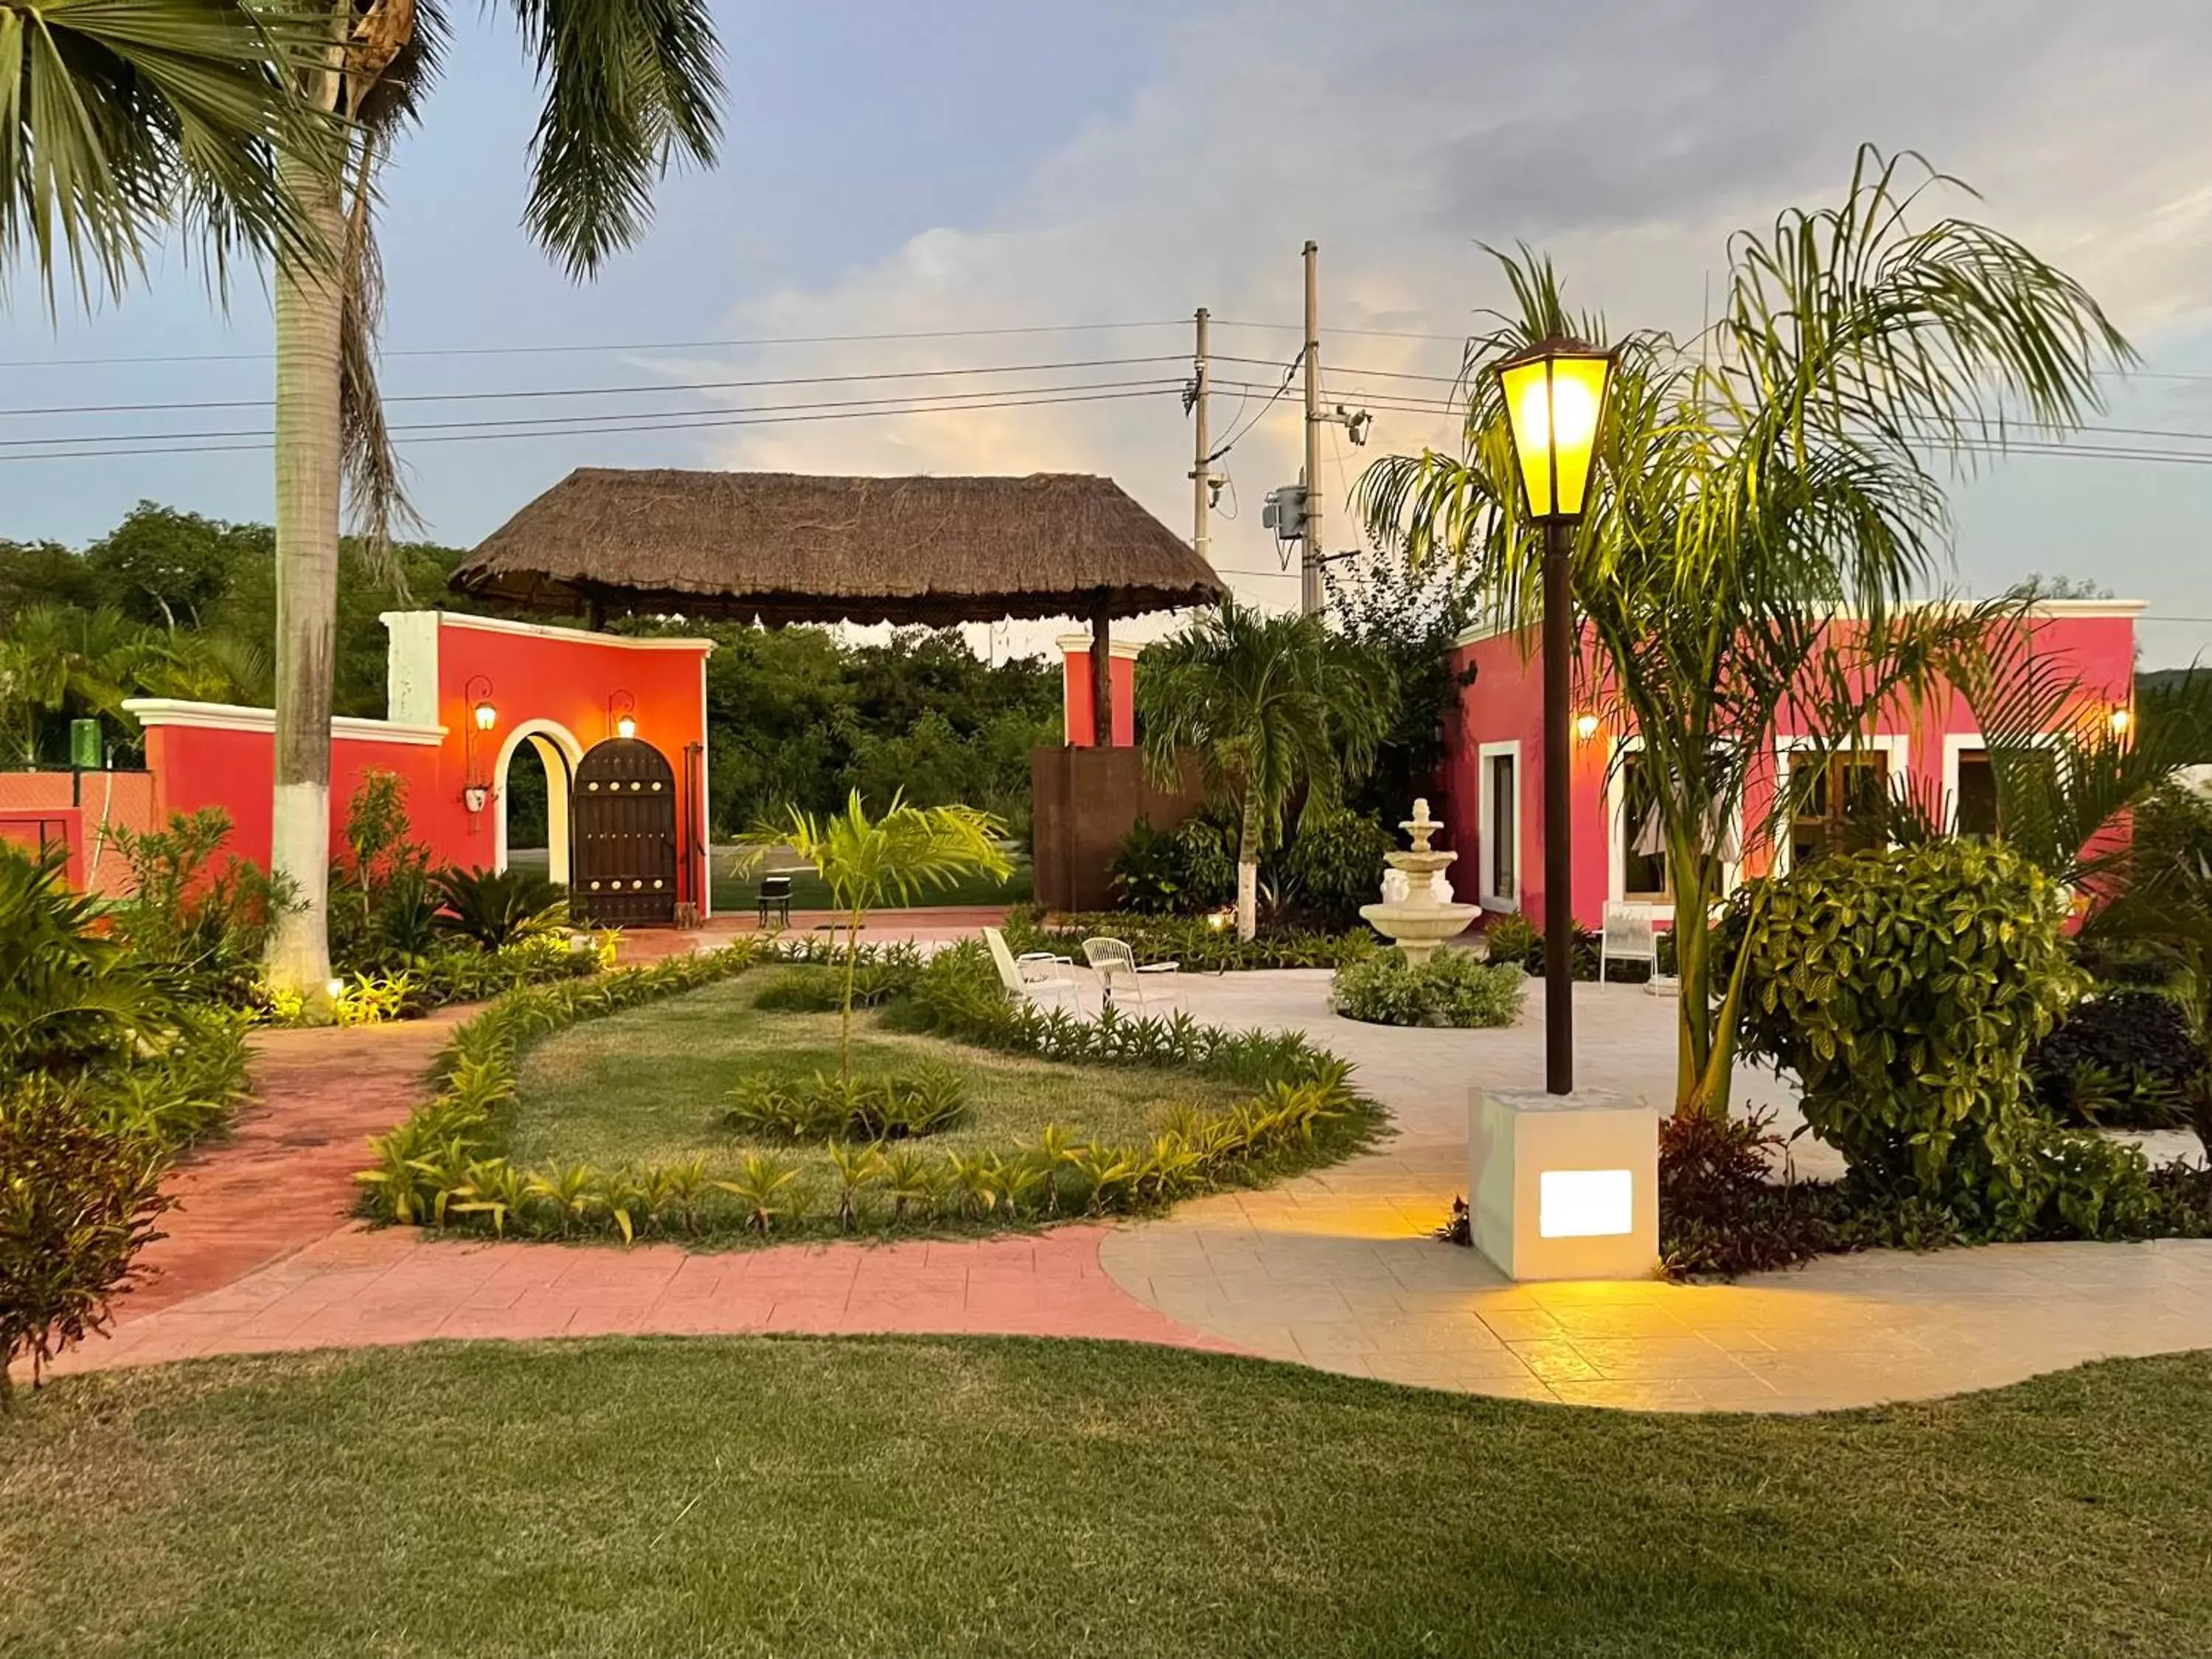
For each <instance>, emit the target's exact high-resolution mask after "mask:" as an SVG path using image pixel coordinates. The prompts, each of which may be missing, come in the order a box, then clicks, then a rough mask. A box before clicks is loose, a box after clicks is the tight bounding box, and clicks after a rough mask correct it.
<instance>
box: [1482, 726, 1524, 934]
mask: <svg viewBox="0 0 2212 1659" xmlns="http://www.w3.org/2000/svg"><path fill="white" fill-rule="evenodd" d="M1515 761H1516V757H1515V756H1513V755H1512V754H1510V753H1507V754H1502V755H1492V757H1490V769H1489V775H1488V777H1487V778H1486V780H1485V782H1486V786H1487V788H1488V793H1489V796H1490V817H1489V822H1488V823H1486V824H1485V825H1484V826H1483V828H1484V833H1485V838H1486V840H1487V841H1488V842H1489V843H1490V869H1489V876H1490V881H1489V887H1488V890H1487V894H1486V896H1488V897H1491V898H1498V899H1510V898H1512V897H1514V896H1516V894H1517V893H1518V892H1519V890H1520V889H1519V885H1518V877H1519V874H1520V872H1519V870H1518V869H1517V867H1516V866H1517V864H1518V862H1519V860H1520V857H1521V826H1520V817H1521V793H1520V787H1519V784H1518V781H1517V780H1516V776H1515V774H1516V771H1517V770H1518V768H1517V767H1516V764H1515Z"/></svg>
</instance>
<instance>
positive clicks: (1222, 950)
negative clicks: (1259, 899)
mask: <svg viewBox="0 0 2212 1659" xmlns="http://www.w3.org/2000/svg"><path fill="white" fill-rule="evenodd" d="M1101 934H1104V935H1107V936H1108V937H1109V938H1113V939H1122V940H1125V941H1127V944H1128V945H1129V947H1130V948H1131V949H1132V950H1133V951H1135V952H1136V953H1137V958H1138V960H1139V961H1140V962H1163V961H1173V962H1179V963H1182V966H1183V968H1184V969H1185V970H1186V971H1188V972H1194V973H1225V972H1232V971H1237V970H1242V969H1256V968H1335V967H1339V966H1340V965H1341V964H1343V963H1346V962H1351V961H1354V960H1356V959H1358V957H1364V956H1367V955H1369V954H1370V953H1371V952H1372V951H1374V950H1375V948H1376V938H1375V933H1374V932H1373V930H1372V929H1370V928H1369V927H1366V926H1364V924H1363V925H1362V926H1361V927H1360V928H1359V929H1358V931H1357V932H1355V933H1315V932H1313V931H1311V930H1310V929H1304V928H1295V927H1272V926H1271V927H1265V928H1262V929H1261V933H1260V934H1259V936H1258V937H1257V938H1255V939H1238V938H1237V933H1236V931H1235V930H1234V929H1233V928H1228V927H1215V926H1213V924H1212V922H1211V921H1206V920H1205V919H1204V918H1201V917H1197V916H1139V915H1133V914H1131V913H1129V912H1127V911H1108V912H1103V913H1100V914H1094V915H1066V916H1057V917H1054V919H1053V925H1052V926H1050V927H1046V926H1044V925H1043V923H1042V921H1041V919H1040V916H1039V913H1038V912H1037V911H1036V910H1035V909H1034V908H1027V907H1024V908H1021V909H1018V910H1016V911H1014V912H1013V913H1012V915H1009V916H1008V917H1007V920H1006V943H1007V944H1008V945H1010V946H1012V948H1013V949H1014V950H1015V951H1051V952H1052V953H1053V954H1054V955H1055V956H1064V957H1075V958H1077V959H1080V958H1081V957H1082V954H1083V941H1084V940H1085V939H1096V938H1097V937H1098V936H1099V935H1101Z"/></svg>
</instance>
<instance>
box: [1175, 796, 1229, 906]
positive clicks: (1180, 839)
mask: <svg viewBox="0 0 2212 1659" xmlns="http://www.w3.org/2000/svg"><path fill="white" fill-rule="evenodd" d="M1175 844H1176V858H1177V859H1178V860H1180V861H1181V864H1182V885H1183V903H1182V908H1183V909H1185V910H1187V911H1200V910H1217V909H1219V908H1221V907H1222V906H1223V905H1225V904H1234V903H1235V902H1237V826H1236V825H1234V824H1233V823H1224V822H1223V821H1222V820H1221V819H1220V818H1219V817H1217V816H1215V815H1214V814H1213V813H1212V812H1199V813H1195V814H1194V815H1193V816H1191V817H1187V818H1185V819H1184V820H1183V821H1182V823H1180V824H1178V825H1176V832H1175Z"/></svg>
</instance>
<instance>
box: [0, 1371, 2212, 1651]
mask: <svg viewBox="0 0 2212 1659" xmlns="http://www.w3.org/2000/svg"><path fill="white" fill-rule="evenodd" d="M2208 1491H2212V1358H2208V1357H2207V1356H2203V1355H2195V1356H2189V1357H2185V1358H2170V1359H2156V1360H2140V1361H2119V1362H2111V1363H2106V1364H2099V1365H2094V1366H2091V1367H2087V1368H2086V1369H2084V1370H2078V1371H2075V1372H2071V1373H2069V1374H2067V1375H2064V1376H2057V1377H2052V1378H2046V1379H2043V1380H2041V1381H2039V1382H2035V1383H2027V1384H2026V1385H2023V1386H2021V1387H2019V1388H2015V1389H2006V1390H2003V1391H2002V1392H1999V1393H1995V1394H1989V1395H1978V1396H1973V1397H1969V1398H1966V1399H1964V1400H1961V1401H1954V1402H1950V1403H1944V1404H1936V1405H1929V1406H1918V1407H1899V1408H1893V1409H1889V1410H1885V1411H1880V1412H1865V1413H1850V1414H1845V1415H1838V1416H1832V1417H1826V1418H1817V1419H1745V1418H1724V1417H1675V1418H1653V1417H1636V1416H1626V1415H1616V1414H1613V1413H1603V1412H1597V1411H1581V1410H1571V1409H1566V1408H1563V1407H1536V1406H1526V1405H1518V1404H1513V1403H1509V1402H1501V1401H1483V1400H1477V1399H1463V1398H1458V1397H1454V1396H1449V1395H1439V1394H1428V1393H1422V1392H1419V1391H1415V1390H1410V1389H1395V1388H1391V1387H1389V1386H1386V1385H1383V1384H1379V1383H1365V1382H1360V1381H1357V1380H1352V1379H1348V1378H1340V1377H1332V1376H1322V1375H1320V1374H1318V1373H1311V1372H1305V1371H1301V1370H1291V1369H1283V1368H1276V1367H1272V1366H1268V1365H1266V1364H1261V1363H1258V1362H1255V1361H1246V1360H1237V1359H1231V1358H1220V1357H1214V1356H1207V1355H1200V1354H1191V1353H1179V1352H1161V1351H1157V1350H1150V1349H1143V1348H1134V1347H1117V1346H1111V1345H1092V1344H1054V1343H1046V1342H1023V1341H1014V1340H921V1339H896V1340H888V1339H887V1340H842V1341H839V1340H807V1339H789V1340H777V1339H752V1340H744V1339H735V1340H728V1339H723V1340H680V1339H660V1340H609V1341H594V1342H588V1343H574V1344H550V1345H533V1346H510V1345H507V1344H499V1343H485V1344H481V1345H476V1346H457V1345H436V1346H429V1347H425V1348H419V1349H400V1350H368V1351H362V1352H351V1353H324V1354H314V1355H307V1356H284V1357H274V1356H271V1357H260V1358H245V1359H237V1360H221V1361H212V1362H203V1363H199V1364H191V1365H186V1366H178V1367H171V1368H166V1369H161V1370H150V1371H143V1372H133V1371H125V1372H118V1373H114V1374H112V1375H107V1376H94V1377H87V1378H73V1379H70V1380H67V1381H64V1382H63V1383H60V1384H58V1385H57V1386H55V1387H54V1388H52V1389H50V1390H49V1391H48V1392H47V1393H46V1395H44V1396H42V1397H40V1398H39V1399H37V1400H35V1401H30V1400H26V1401H24V1402H23V1409H21V1411H20V1412H19V1413H17V1415H16V1418H15V1420H14V1421H12V1422H10V1421H7V1420H0V1652H5V1653H9V1654H15V1653H21V1654H40V1655H44V1654H66V1655H71V1656H87V1659H96V1656H108V1655H112V1656H124V1655H131V1656H138V1655H148V1654H157V1655H166V1656H195V1655H203V1656H210V1659H212V1656H224V1659H232V1656H257V1655H283V1656H313V1655H345V1656H353V1655H359V1654H376V1655H381V1656H391V1655H416V1654H440V1655H469V1656H479V1659H501V1656H513V1659H523V1656H530V1659H551V1656H563V1655H577V1656H584V1655H590V1656H604V1655H615V1654H639V1655H644V1654H653V1655H659V1654H683V1655H705V1654H714V1655H762V1656H767V1655H776V1656H811V1655H885V1656H893V1655H896V1656H902V1659H903V1656H912V1655H959V1656H976V1655H984V1656H988V1655H1006V1654H1044V1655H1054V1656H1058V1655H1066V1654H1084V1655H1090V1654H1097V1655H1109V1656H1114V1659H1145V1656H1156V1655H1205V1656H1209V1659H1234V1656H1242V1655H1251V1656H1268V1659H1279V1656H1299V1659H1304V1656H1316V1655H1354V1654H1356V1655H1375V1656H1391V1659H1396V1656H1404V1655H1419V1654H1448V1655H1454V1656H1461V1655H1491V1654H1500V1655H1503V1654H1514V1655H1547V1656H1548V1655H1577V1656H1589V1655H1613V1654H1620V1655H1638V1656H1641V1655H1675V1654H1695V1655H1706V1654H1773V1655H1793V1656H1794V1655H1807V1654H1811V1655H1837V1656H1841V1655H1864V1656H1892V1655H1918V1654H1929V1655H1946V1656H1952V1655H1996V1654H2006V1655H2010V1654H2022V1655H2027V1654H2032V1655H2038V1656H2042V1655H2057V1654H2068V1655H2073V1654H2080V1655H2092V1654H2095V1655H2107V1654H2140V1655H2146V1656H2149V1655H2156V1656H2161V1659H2169V1656H2184V1655H2190V1654H2203V1653H2205V1652H2207V1651H2208V1650H2212V1574H2208V1573H2207V1571H2205V1564H2206V1562H2207V1560H2208V1559H2212V1503H2208V1502H2207V1500H2206V1493H2207V1492H2208Z"/></svg>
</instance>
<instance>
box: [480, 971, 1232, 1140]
mask: <svg viewBox="0 0 2212 1659" xmlns="http://www.w3.org/2000/svg"><path fill="white" fill-rule="evenodd" d="M775 978H776V975H775V972H774V971H773V970H757V971H755V972H753V973H750V974H747V975H744V976H743V977H742V978H738V979H735V980H731V981H726V982H724V983H722V984H720V985H713V986H709V987H707V988H706V989H704V990H700V991H693V992H690V993H688V994H685V995H683V996H678V997H671V998H669V999H668V1000H665V1001H663V1002H656V1003H653V1004H650V1005H648V1006H645V1007H641V1008H634V1009H631V1010H629V1012H625V1013H621V1014H617V1015H614V1016H612V1017H611V1018H606V1019H602V1020H594V1021H592V1022H590V1023H588V1024H582V1025H578V1026H574V1027H573V1028H571V1029H570V1030H567V1031H563V1032H562V1033H561V1034H560V1035H559V1036H555V1037H552V1038H550V1039H549V1040H548V1041H546V1042H543V1043H540V1044H538V1046H537V1047H536V1048H532V1050H531V1051H530V1052H529V1054H527V1055H526V1057H525V1059H524V1060H523V1064H522V1073H521V1087H520V1095H519V1103H518V1105H517V1108H516V1111H515V1115H514V1127H513V1134H512V1137H511V1139H510V1140H509V1143H508V1145H509V1156H510V1157H512V1158H513V1160H514V1161H515V1162H516V1163H518V1164H523V1165H525V1166H526V1167H538V1166H542V1165H544V1164H555V1163H561V1164H574V1163H586V1164H596V1165H597V1166H599V1168H600V1169H603V1170H604V1169H612V1168H616V1167H618V1166H621V1165H625V1164H628V1165H645V1164H655V1163H667V1162H671V1161H673V1160H677V1159H681V1158H690V1157H694V1156H698V1157H703V1158H706V1159H707V1160H708V1164H709V1165H710V1166H711V1167H712V1168H714V1169H715V1170H726V1169H727V1168H728V1167H729V1166H731V1165H732V1164H735V1163H736V1161H737V1160H738V1158H740V1157H741V1156H743V1155H744V1153H746V1152H766V1151H774V1152H780V1153H784V1154H787V1155H791V1156H794V1157H796V1158H799V1159H800V1160H801V1161H802V1162H803V1163H805V1164H810V1165H818V1166H819V1167H820V1169H821V1170H823V1171H825V1172H826V1170H827V1169H828V1165H827V1164H826V1162H824V1160H823V1156H822V1152H821V1151H820V1149H819V1148H807V1147H799V1148H794V1147H793V1146H791V1145H790V1143H789V1142H787V1141H763V1140H754V1139H745V1138H744V1137H741V1136H738V1135H736V1134H733V1133H731V1132H730V1131H729V1130H727V1129H725V1128H723V1127H721V1124H720V1117H721V1115H722V1113H723V1111H724V1110H725V1109H726V1107H727V1105H728V1100H727V1096H728V1094H729V1091H730V1090H731V1088H732V1085H735V1084H736V1083H737V1081H738V1079H739V1078H740V1077H742V1076H744V1075H746V1074H749V1073H750V1074H757V1075H765V1076H781V1077H787V1078H791V1079H806V1078H808V1077H811V1075H812V1074H813V1073H816V1072H817V1071H818V1072H823V1073H831V1074H835V1073H836V1070H837V1063H838V1052H837V1016H836V1015H835V1014H811V1013H793V1012H782V1011H777V1012H762V1011H759V1010H757V1009H756V1008H755V1007H754V1006H753V1002H754V1000H755V999H756V998H757V997H758V996H759V995H760V994H761V993H762V991H763V990H764V989H766V988H767V987H768V986H769V985H770V984H771V983H773V982H774V981H775ZM854 1030H855V1032H856V1034H858V1035H859V1036H860V1040H859V1041H857V1042H855V1043H854V1070H855V1071H857V1072H863V1073H884V1072H890V1071H909V1070H912V1069H914V1068H915V1067H917V1066H936V1067H940V1068H942V1069H944V1070H946V1071H949V1072H953V1073H957V1074H958V1075H959V1077H960V1078H961V1079H963V1081H964V1082H965V1083H966V1085H967V1088H968V1103H969V1109H968V1115H967V1118H966V1119H965V1121H963V1122H962V1123H961V1124H960V1125H959V1126H958V1127H955V1128H953V1129H951V1130H948V1131H946V1132H945V1133H940V1134H934V1135H931V1136H929V1137H927V1140H926V1141H925V1142H924V1143H923V1144H925V1145H927V1146H929V1147H930V1148H931V1149H933V1150H944V1151H951V1152H971V1151H979V1150H981V1149H983V1148H986V1147H996V1148H998V1149H1000V1150H1001V1151H1012V1148H1013V1146H1014V1144H1015V1143H1016V1142H1017V1141H1019V1140H1024V1139H1033V1138H1034V1137H1035V1136H1036V1132H1037V1131H1038V1130H1039V1129H1042V1127H1044V1126H1045V1125H1046V1124H1048V1123H1059V1124H1061V1125H1063V1126H1065V1127H1068V1128H1072V1129H1074V1130H1076V1131H1078V1132H1079V1138H1081V1139H1086V1140H1098V1141H1103V1142H1107V1143H1109V1144H1113V1145H1117V1146H1119V1145H1127V1144H1131V1143H1136V1142H1141V1141H1142V1140H1143V1139H1145V1138H1146V1136H1147V1135H1149V1134H1150V1133H1152V1131H1153V1130H1154V1129H1155V1128H1157V1127H1158V1126H1159V1125H1160V1123H1161V1122H1163V1121H1164V1120H1165V1119H1166V1117H1167V1116H1168V1115H1169V1114H1170V1113H1171V1112H1172V1111H1174V1110H1175V1109H1176V1108H1177V1107H1178V1106H1190V1107H1194V1108H1197V1109H1201V1110H1204V1109H1218V1108H1220V1107H1222V1106H1225V1105H1226V1104H1228V1103H1230V1102H1231V1101H1234V1100H1237V1099H1240V1098H1243V1097H1246V1096H1248V1095H1249V1093H1250V1091H1249V1090H1240V1089H1238V1088H1237V1087H1235V1086H1233V1085H1230V1084H1226V1083H1221V1082H1217V1081H1214V1080H1212V1079H1207V1078H1203V1077H1200V1076H1198V1075H1196V1074H1194V1073H1190V1072H1182V1071H1170V1070H1160V1069H1155V1068H1152V1067H1145V1066H1058V1065H1052V1064H1048V1063H1047V1062H1044V1061H1042V1060H1029V1059H1024V1058H1021V1057H1019V1056H1016V1055H1011V1054H993V1053H990V1052H988V1051H987V1050H985V1049H981V1048H970V1047H969V1046H968V1045H966V1044H964V1043H957V1042H946V1041H945V1040H944V1039H943V1038H941V1037H933V1036H916V1035H912V1034H908V1033H904V1032H897V1031H891V1030H885V1029H884V1028H883V1026H882V1024H881V1023H880V1021H879V1020H878V1017H877V1016H876V1015H874V1014H872V1013H855V1014H854Z"/></svg>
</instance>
